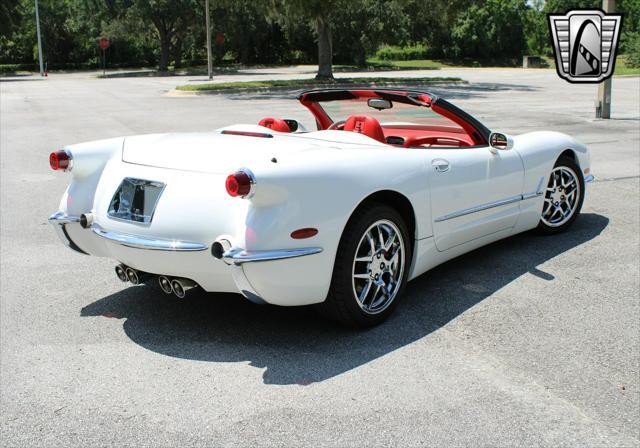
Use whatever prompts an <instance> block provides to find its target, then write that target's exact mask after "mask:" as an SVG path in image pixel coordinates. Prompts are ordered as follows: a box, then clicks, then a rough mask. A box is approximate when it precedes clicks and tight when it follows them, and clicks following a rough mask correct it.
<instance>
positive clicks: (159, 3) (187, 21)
mask: <svg viewBox="0 0 640 448" xmlns="http://www.w3.org/2000/svg"><path fill="white" fill-rule="evenodd" d="M200 3H201V2H198V1H196V0H135V3H134V11H135V12H136V13H137V14H139V16H140V18H141V19H142V20H143V21H145V22H151V23H152V24H153V26H154V27H155V30H156V33H157V37H158V39H159V43H160V60H159V62H158V70H160V71H166V70H167V69H168V68H169V56H170V53H171V51H172V50H173V53H174V60H175V61H176V62H177V63H178V64H180V63H181V59H182V42H183V40H184V36H185V35H186V34H187V33H188V32H189V28H190V26H191V25H192V24H194V22H195V20H196V11H197V10H198V9H199V8H200V7H201V6H200Z"/></svg>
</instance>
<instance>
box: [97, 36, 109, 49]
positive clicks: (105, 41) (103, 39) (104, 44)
mask: <svg viewBox="0 0 640 448" xmlns="http://www.w3.org/2000/svg"><path fill="white" fill-rule="evenodd" d="M98 45H100V48H102V49H103V50H106V49H107V48H109V39H107V38H106V37H101V38H100V41H99V42H98Z"/></svg>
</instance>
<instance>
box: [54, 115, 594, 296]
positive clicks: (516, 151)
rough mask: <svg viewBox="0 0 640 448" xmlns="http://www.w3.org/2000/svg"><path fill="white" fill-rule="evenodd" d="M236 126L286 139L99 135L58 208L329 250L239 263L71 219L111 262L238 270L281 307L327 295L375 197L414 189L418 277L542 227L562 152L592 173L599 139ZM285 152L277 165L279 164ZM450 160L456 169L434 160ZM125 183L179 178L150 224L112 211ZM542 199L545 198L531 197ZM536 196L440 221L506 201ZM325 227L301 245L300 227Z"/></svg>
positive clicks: (168, 229) (79, 152)
mask: <svg viewBox="0 0 640 448" xmlns="http://www.w3.org/2000/svg"><path fill="white" fill-rule="evenodd" d="M225 129H227V130H243V131H252V132H261V133H265V132H268V133H271V134H273V138H259V137H249V136H238V135H224V134H221V133H220V132H221V130H218V131H215V132H210V133H189V134H156V135H144V136H137V137H127V138H116V139H110V140H103V141H96V142H90V143H84V144H79V145H72V146H68V147H67V148H65V149H66V150H68V151H69V152H70V153H71V154H72V155H73V169H72V170H71V172H70V175H71V176H72V179H71V183H70V185H69V187H68V189H67V191H66V193H65V194H64V196H63V198H62V200H61V202H60V207H59V211H60V212H62V213H64V214H66V215H76V216H77V215H81V214H83V213H89V212H91V213H93V216H94V222H95V224H97V225H99V226H100V227H102V228H103V229H106V230H108V231H113V232H121V233H124V234H129V235H138V236H142V237H154V238H163V239H176V240H186V241H197V242H203V243H206V244H207V245H208V247H211V244H212V243H213V242H214V241H216V240H217V239H218V238H220V237H221V236H226V237H227V238H228V239H229V241H231V242H232V243H233V245H234V246H237V247H241V248H244V249H246V250H248V251H258V250H280V249H295V248H301V247H319V248H322V252H321V253H317V254H314V255H307V256H303V257H298V258H290V259H285V260H276V261H261V262H254V263H244V264H242V265H240V266H229V265H227V264H225V263H224V262H223V261H222V260H219V259H216V258H214V257H213V256H212V255H211V251H210V250H202V251H196V252H172V251H151V250H145V249H139V248H133V247H127V246H123V245H121V244H118V243H116V242H113V241H110V240H107V239H104V238H102V237H100V236H98V235H96V234H95V233H94V232H92V231H90V230H87V229H83V228H82V227H81V226H80V225H79V224H77V223H70V224H66V226H65V227H66V232H67V234H68V236H69V238H70V239H71V240H72V241H73V242H74V243H75V244H76V245H77V246H78V247H79V248H81V249H82V250H83V251H84V252H86V253H88V254H90V255H95V256H101V257H109V258H112V259H113V260H116V261H117V262H120V263H124V264H125V265H128V266H131V267H133V268H136V269H139V270H141V271H145V272H150V273H153V274H163V275H168V276H175V277H185V278H188V279H191V280H193V281H195V282H197V283H198V284H199V285H200V286H201V287H202V288H203V289H204V290H206V291H221V292H222V291H224V292H240V290H241V289H242V287H241V285H239V284H238V281H237V278H238V277H237V275H234V270H237V269H241V270H242V274H243V277H244V278H245V279H246V280H248V282H249V283H250V285H251V287H252V288H253V290H254V291H255V292H256V293H257V294H258V295H259V296H260V297H261V298H262V299H263V300H265V301H266V302H268V303H271V304H276V305H287V306H289V305H307V304H312V303H318V302H322V301H324V300H325V298H326V296H327V292H328V290H329V285H330V282H331V276H332V270H333V264H334V260H335V257H336V253H337V250H338V245H339V241H340V237H341V235H342V233H343V231H344V229H345V226H346V224H347V221H348V219H349V217H350V216H351V215H352V214H353V213H354V211H355V210H356V208H357V207H358V205H359V204H360V203H361V202H362V201H363V200H365V198H367V197H368V196H370V195H371V194H374V193H376V192H380V191H384V190H390V191H393V192H397V193H399V194H401V195H403V196H405V197H406V198H407V199H408V200H409V201H410V203H411V205H412V207H413V211H414V215H415V235H413V237H414V252H413V253H414V256H413V260H412V263H411V270H410V277H409V278H410V279H412V278H415V277H416V276H418V275H420V274H422V273H424V272H425V271H427V270H429V269H431V268H432V267H434V266H436V265H438V264H440V263H443V262H445V261H447V260H449V259H451V258H453V257H456V256H458V255H461V254H463V253H465V252H468V251H471V250H473V249H476V248H478V247H480V246H483V245H485V244H488V243H491V242H493V241H496V240H498V239H501V238H505V237H507V236H510V235H513V234H516V233H519V232H523V231H526V230H529V229H532V228H535V227H536V226H537V225H538V222H539V220H540V216H541V213H542V207H543V198H544V196H543V195H535V193H536V192H539V191H541V189H542V190H544V188H545V187H546V185H547V181H548V176H549V173H550V172H551V170H552V168H553V165H554V163H555V162H556V160H557V158H558V156H559V155H560V154H561V153H563V152H564V151H566V150H571V151H572V152H573V154H574V155H575V158H576V160H577V162H578V164H579V165H580V168H581V170H585V169H587V168H589V157H588V153H587V150H586V147H585V146H584V145H582V144H580V143H578V142H576V141H575V140H573V139H572V138H571V137H568V136H566V135H564V134H560V133H556V132H533V133H528V134H524V135H520V136H516V137H513V149H510V150H499V151H494V152H492V151H490V149H489V148H488V147H460V148H412V149H405V148H398V147H394V146H390V145H386V144H382V143H379V142H377V141H375V140H372V139H370V138H369V137H367V136H365V135H362V134H357V133H352V132H345V131H330V130H327V131H316V132H308V133H298V134H295V133H294V134H289V133H279V132H274V131H271V130H269V129H266V128H263V127H259V126H255V125H236V126H232V127H228V128H225ZM273 158H275V159H276V160H277V163H274V162H273V161H272V159H273ZM442 161H446V162H448V170H446V171H444V172H439V171H436V169H435V166H434V164H436V165H437V164H439V163H440V164H441V163H442ZM242 167H246V168H249V169H250V170H251V171H252V172H253V173H254V174H255V177H256V185H255V195H254V196H253V197H252V198H251V199H241V198H233V197H230V196H229V195H228V194H227V192H226V190H225V179H226V177H227V175H229V174H231V173H233V172H234V171H236V170H237V169H239V168H242ZM125 177H134V178H140V179H146V180H152V181H160V182H163V183H165V184H166V188H165V190H164V192H163V193H162V196H161V197H160V200H159V201H158V204H157V208H156V210H155V214H154V216H153V220H152V222H151V224H150V225H142V224H138V223H132V222H123V221H117V220H114V219H111V218H110V217H109V216H108V215H107V211H108V207H109V203H110V201H111V199H112V197H113V195H114V192H115V191H116V189H117V188H118V186H119V184H120V182H121V181H122V180H123V178H125ZM531 194H533V195H531ZM522 195H525V197H527V195H529V196H531V197H530V198H527V199H524V200H518V201H515V202H510V203H508V204H506V205H503V206H497V207H492V208H489V209H487V210H483V211H477V212H475V213H469V214H466V215H463V216H459V217H455V218H451V219H446V220H438V219H439V218H442V217H446V216H447V215H450V214H455V213H457V212H460V211H461V210H465V209H469V208H474V207H477V206H479V205H482V204H488V203H492V202H495V201H501V200H503V199H505V198H512V197H514V196H522ZM305 227H314V228H317V229H318V230H319V232H318V234H317V235H316V236H314V237H311V238H308V239H302V240H296V239H292V238H291V236H290V234H291V232H292V231H294V230H296V229H300V228H305Z"/></svg>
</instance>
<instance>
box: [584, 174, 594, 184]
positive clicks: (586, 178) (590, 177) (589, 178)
mask: <svg viewBox="0 0 640 448" xmlns="http://www.w3.org/2000/svg"><path fill="white" fill-rule="evenodd" d="M594 180H596V176H594V175H593V174H587V175H586V176H584V182H585V183H589V182H593V181H594Z"/></svg>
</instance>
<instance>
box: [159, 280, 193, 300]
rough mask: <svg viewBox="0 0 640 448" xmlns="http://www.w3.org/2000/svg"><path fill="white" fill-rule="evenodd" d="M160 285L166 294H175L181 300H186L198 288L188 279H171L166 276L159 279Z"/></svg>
mask: <svg viewBox="0 0 640 448" xmlns="http://www.w3.org/2000/svg"><path fill="white" fill-rule="evenodd" d="M158 283H159V284H160V289H162V291H163V292H164V293H165V294H173V295H175V296H176V297H178V298H179V299H184V298H185V297H186V296H187V294H188V292H189V291H191V290H193V288H195V287H196V286H198V285H197V284H196V283H195V282H193V281H191V280H188V279H186V278H174V279H171V278H169V277H167V276H166V275H161V276H160V277H158Z"/></svg>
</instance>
